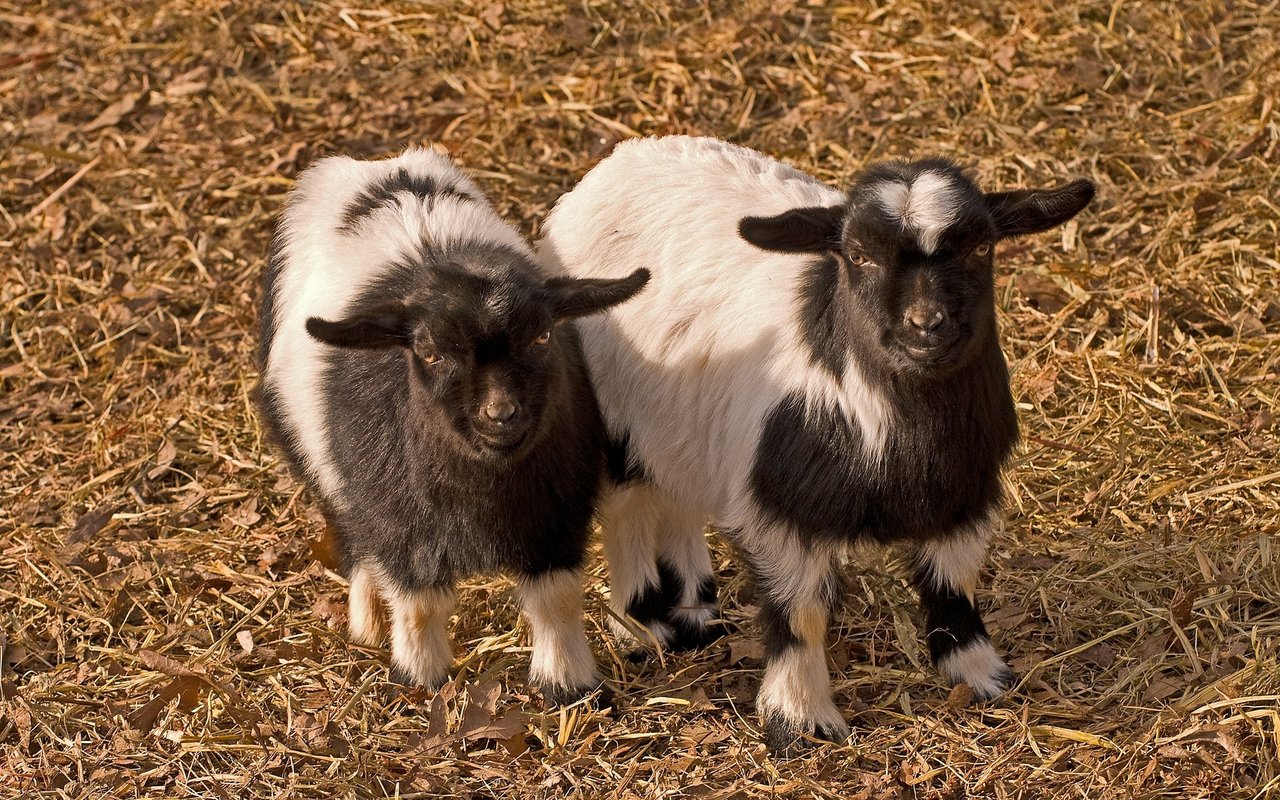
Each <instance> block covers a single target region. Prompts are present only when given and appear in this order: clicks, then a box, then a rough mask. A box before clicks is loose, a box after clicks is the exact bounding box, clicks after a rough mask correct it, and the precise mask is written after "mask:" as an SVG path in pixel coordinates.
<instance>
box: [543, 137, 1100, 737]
mask: <svg viewBox="0 0 1280 800" xmlns="http://www.w3.org/2000/svg"><path fill="white" fill-rule="evenodd" d="M1091 196H1092V187H1091V186H1088V185H1087V184H1082V183H1075V184H1070V185H1068V186H1066V187H1063V188H1061V189H1056V190H1046V191H1020V192H1012V193H998V194H985V193H983V192H982V191H981V190H980V189H979V188H978V187H977V186H976V185H974V183H973V182H972V181H971V180H970V179H969V178H968V177H966V176H965V175H964V174H963V173H962V172H961V171H960V170H959V169H957V168H956V167H955V166H954V165H952V164H951V163H949V162H947V161H944V160H940V159H926V160H923V161H917V162H896V163H888V164H881V165H878V166H875V167H872V168H871V169H869V170H867V172H866V173H864V174H863V175H861V176H860V177H859V178H858V179H857V180H856V181H855V183H854V185H853V186H852V188H851V189H850V191H849V192H848V193H841V192H838V191H836V190H835V189H832V188H830V187H827V186H824V185H822V184H821V183H819V182H817V181H815V180H813V179H812V178H810V177H808V176H806V175H803V174H802V173H799V172H797V171H795V170H793V169H790V168H788V167H786V166H783V165H782V164H780V163H778V162H777V161H774V160H773V159H770V158H768V157H766V156H764V155H761V154H759V153H756V152H753V151H750V150H746V149H743V148H740V147H735V146H733V145H729V144H726V143H724V142H719V141H715V140H711V139H695V138H689V137H670V138H665V139H646V140H639V141H632V142H628V143H624V144H622V145H620V146H618V148H616V150H615V151H614V153H613V154H612V155H611V156H610V157H609V158H608V159H606V160H605V161H603V162H602V163H601V164H599V165H598V166H597V167H596V168H595V169H593V170H592V171H591V172H590V173H589V174H588V175H587V176H586V177H585V178H584V179H583V180H582V182H581V183H580V184H579V185H578V186H577V187H576V188H575V189H574V190H573V191H572V192H570V193H569V194H568V195H566V196H565V197H563V198H561V200H560V201H559V203H558V204H557V206H556V208H555V210H554V211H553V213H552V214H551V216H550V218H549V219H548V221H547V224H546V226H545V238H544V240H543V242H542V244H541V250H540V253H541V255H542V257H543V258H544V259H545V260H546V261H547V262H548V264H550V265H552V266H553V267H554V268H557V269H561V270H564V271H565V272H567V273H568V274H571V275H575V276H583V277H586V276H590V277H605V276H610V275H620V274H624V273H625V272H626V271H627V270H629V269H633V268H635V267H636V266H638V265H641V264H644V265H647V266H650V267H652V268H653V269H654V277H653V280H652V283H651V286H650V289H649V290H648V292H646V294H645V296H644V297H643V298H641V299H640V300H638V301H636V302H634V303H631V304H628V305H627V306H624V307H622V308H619V309H617V310H615V311H613V312H611V313H609V314H608V315H605V316H602V317H599V318H597V319H594V320H591V321H590V322H588V323H586V324H584V326H583V329H582V331H583V343H584V347H585V350H586V354H587V360H588V362H589V364H590V367H591V371H592V374H593V377H594V380H595V382H596V386H597V391H598V394H599V398H600V402H601V407H602V410H603V412H604V416H605V421H606V424H607V426H608V428H609V433H610V437H611V439H612V441H613V442H614V445H613V446H614V454H613V457H612V459H611V463H612V464H613V465H615V466H614V469H613V470H612V473H613V475H614V476H615V478H616V477H619V476H621V477H622V478H624V479H625V480H626V481H627V484H626V489H625V491H626V492H627V493H628V494H634V493H635V492H637V491H638V490H639V489H640V487H643V491H644V492H645V493H646V495H647V497H648V499H647V500H646V502H645V505H644V508H645V510H646V513H645V514H642V515H634V516H632V517H630V518H628V516H627V515H625V514H620V513H618V514H613V515H611V516H610V517H609V519H608V520H607V526H606V531H605V535H606V548H607V551H608V552H609V553H610V571H611V573H613V574H615V575H617V576H621V578H622V580H621V581H619V588H621V589H622V591H621V592H615V595H614V598H613V602H614V604H615V607H616V608H617V609H618V610H619V611H620V612H621V611H630V612H632V615H633V616H637V613H640V614H642V615H643V616H642V618H640V619H639V621H641V622H642V623H645V624H647V625H648V626H649V628H650V631H651V632H652V633H653V634H654V636H655V638H658V639H660V640H662V639H668V640H670V639H672V638H673V631H674V626H673V625H672V621H673V620H674V619H675V618H676V616H675V614H674V610H673V609H662V608H658V607H657V606H659V605H662V604H663V603H664V602H665V600H664V598H666V597H668V596H670V597H675V596H681V597H685V596H687V595H688V594H689V593H688V592H683V591H669V590H667V589H665V588H664V586H663V584H664V583H665V582H666V580H667V578H666V575H667V574H668V573H670V574H673V575H676V576H679V577H678V580H679V581H680V587H679V588H681V589H683V588H686V587H689V586H702V585H704V584H705V582H706V581H708V580H709V579H710V577H711V576H710V574H709V570H710V567H709V562H707V561H706V560H705V556H704V555H703V554H704V553H705V542H704V540H703V539H702V529H701V525H700V524H695V525H692V526H691V525H688V524H687V523H685V522H683V521H684V520H688V519H690V518H692V519H694V520H697V521H698V522H699V523H701V522H710V523H711V524H713V525H715V526H716V527H718V528H719V529H720V530H723V531H725V532H727V533H728V534H729V535H730V536H732V537H733V538H734V540H735V542H736V544H737V545H738V547H739V550H740V552H742V553H743V554H744V555H745V557H746V559H747V561H748V563H749V565H750V567H751V568H752V570H753V572H754V573H755V575H756V577H757V582H758V585H759V590H760V595H761V597H760V602H759V605H760V607H761V616H760V621H761V624H762V627H763V628H764V631H763V634H764V637H765V643H766V653H767V658H768V666H767V669H766V675H765V679H764V683H763V688H762V690H761V693H760V700H759V710H760V711H761V713H762V715H763V716H764V718H765V721H766V725H767V727H768V729H769V739H770V742H771V743H772V744H774V745H777V746H782V745H783V744H785V743H786V742H788V741H790V740H791V738H792V737H793V735H794V734H795V733H797V732H799V733H814V732H816V733H818V734H820V735H823V736H827V737H830V738H841V737H842V736H843V735H844V734H845V733H846V732H847V727H846V726H845V724H844V722H843V720H842V719H840V717H839V715H838V714H836V713H835V712H834V706H833V705H832V703H831V698H830V689H829V686H828V681H827V677H826V670H825V668H824V665H823V662H822V659H823V646H822V645H823V639H824V636H825V630H826V624H827V618H828V611H829V608H830V606H831V604H832V602H833V601H834V600H835V598H834V597H833V591H834V590H833V587H834V586H835V585H836V581H835V580H834V572H833V570H834V569H835V567H834V563H835V558H834V553H835V552H836V551H837V550H838V549H839V548H841V547H843V546H845V545H847V544H849V543H851V542H857V541H863V540H873V541H877V542H884V543H889V542H907V543H909V545H910V546H911V547H912V548H913V549H914V551H915V552H916V560H917V565H918V569H917V579H916V585H917V587H918V588H919V589H920V591H921V601H922V605H923V607H924V610H925V613H926V616H927V617H928V622H929V628H928V630H929V636H928V638H929V643H930V648H931V651H932V652H933V655H934V658H935V660H936V661H937V662H938V663H939V665H940V666H942V667H943V670H944V672H945V673H946V674H947V675H948V677H950V678H952V679H954V680H964V681H967V682H969V683H971V684H972V685H973V687H974V689H975V693H976V694H977V696H978V697H980V698H985V697H989V696H991V695H994V694H995V693H997V692H998V691H1000V690H1001V689H1003V687H1005V686H1007V685H1008V684H1009V680H1010V676H1009V673H1008V670H1007V668H1006V667H1005V666H1004V663H1003V662H1002V661H1000V659H999V658H998V657H996V658H994V659H992V658H990V657H988V656H987V655H984V653H986V652H987V650H985V649H983V648H982V644H985V643H986V631H985V629H984V628H983V626H982V621H981V618H980V617H979V616H978V614H977V611H976V610H975V608H974V606H973V603H972V590H973V586H974V584H975V583H976V580H977V571H978V568H979V566H980V564H981V560H982V552H984V551H985V543H986V540H987V532H986V528H987V526H989V525H990V520H991V514H992V512H993V510H994V509H995V508H996V506H997V505H998V502H999V499H1000V469H1001V466H1002V465H1003V463H1004V461H1005V459H1006V458H1007V456H1008V454H1009V452H1010V449H1011V447H1012V446H1013V443H1014V441H1015V440H1016V436H1017V426H1016V419H1015V417H1014V409H1013V401H1012V398H1011V396H1010V393H1009V385H1008V373H1007V369H1006V367H1005V361H1004V358H1003V356H1002V354H1001V352H1000V347H999V343H998V340H997V337H996V327H995V313H994V300H993V282H994V281H993V270H992V247H993V245H994V243H995V242H996V241H997V240H998V239H1001V238H1004V237H1006V236H1010V235H1016V234H1020V233H1028V232H1031V231H1034V230H1043V229H1045V228H1048V227H1051V226H1052V225H1055V224H1058V223H1060V222H1063V221H1065V220H1066V219H1069V218H1070V217H1071V216H1073V215H1074V214H1075V213H1077V212H1078V211H1079V210H1080V209H1081V208H1083V207H1084V205H1085V204H1086V203H1087V202H1088V200H1089V198H1090V197H1091ZM613 502H614V501H610V503H611V505H610V507H612V503H613ZM673 536H679V537H683V538H684V539H685V540H686V542H692V543H690V544H687V546H685V547H683V548H670V549H671V550H672V552H679V553H683V554H684V558H685V559H686V563H682V564H679V565H673V564H666V565H665V569H664V565H663V564H662V563H661V562H660V561H658V560H657V559H658V554H657V548H656V547H652V546H651V547H647V548H646V547H637V546H634V545H632V544H630V543H631V542H632V541H633V540H638V541H661V540H662V539H663V538H670V537H673ZM611 542H614V543H615V544H613V545H612V546H611V545H610V543H611ZM619 542H620V543H622V544H618V543H619ZM694 543H696V545H695V544H694ZM615 553H616V554H618V555H619V557H620V558H622V559H626V560H624V561H621V562H619V561H616V560H615V559H614V556H613V554H615ZM695 554H696V555H695ZM636 560H641V561H642V563H635V561H636ZM685 618H686V619H688V617H687V615H686V617H685ZM686 638H693V639H699V638H700V637H698V636H697V635H696V632H695V635H693V636H691V637H689V636H686ZM701 638H705V637H701ZM987 648H989V645H987ZM991 653H994V651H991ZM978 671H982V674H977V672H978Z"/></svg>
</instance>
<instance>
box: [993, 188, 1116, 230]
mask: <svg viewBox="0 0 1280 800" xmlns="http://www.w3.org/2000/svg"><path fill="white" fill-rule="evenodd" d="M1096 191H1097V190H1096V189H1095V188H1094V186H1093V184H1092V183H1090V182H1089V181H1087V180H1084V179H1083V178H1081V179H1080V180H1077V181H1072V182H1071V183H1068V184H1067V185H1065V186H1058V187H1056V188H1053V189H1016V190H1014V191H1011V192H989V193H988V194H987V210H988V211H990V212H991V218H992V219H993V220H994V221H995V223H996V236H997V237H999V238H1001V239H1006V238H1008V237H1010V236H1022V235H1024V234H1027V233H1039V232H1040V231H1047V230H1049V229H1050V228H1054V227H1057V226H1058V225H1061V224H1062V223H1064V222H1066V221H1067V220H1069V219H1071V218H1072V217H1074V216H1075V215H1076V214H1079V213H1080V212H1081V211H1082V210H1084V207H1085V206H1087V205H1089V201H1090V200H1092V199H1093V195H1094V193H1095V192H1096Z"/></svg>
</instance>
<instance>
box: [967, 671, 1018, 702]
mask: <svg viewBox="0 0 1280 800" xmlns="http://www.w3.org/2000/svg"><path fill="white" fill-rule="evenodd" d="M1017 682H1018V673H1016V672H1014V671H1013V670H1012V669H1010V668H1009V667H1008V666H1007V665H1001V668H1000V669H998V670H996V672H995V673H994V674H992V675H991V676H990V677H989V678H987V680H985V681H981V682H980V686H974V685H973V684H972V683H970V684H969V688H970V689H972V690H973V702H974V703H986V702H988V701H990V700H995V699H996V698H997V697H1000V696H1002V695H1004V694H1005V693H1006V692H1008V691H1009V690H1010V689H1012V688H1013V686H1014V684H1016V683H1017Z"/></svg>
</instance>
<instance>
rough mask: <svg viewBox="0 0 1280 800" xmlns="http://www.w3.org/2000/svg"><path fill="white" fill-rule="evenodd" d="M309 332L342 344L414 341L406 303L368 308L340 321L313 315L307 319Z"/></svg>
mask: <svg viewBox="0 0 1280 800" xmlns="http://www.w3.org/2000/svg"><path fill="white" fill-rule="evenodd" d="M307 333H309V334H311V335H312V336H314V337H315V338H317V339H319V340H320V341H322V342H326V343H328V344H332V345H337V346H338V347H365V348H374V347H392V346H400V347H408V346H409V345H410V344H412V342H413V336H412V331H411V329H410V323H409V315H408V311H407V309H405V307H404V304H403V303H386V304H384V305H380V306H374V307H372V308H366V309H363V310H361V311H357V312H355V313H353V314H351V315H349V316H347V317H345V318H343V319H340V320H338V321H336V322H330V321H329V320H327V319H321V318H320V317H311V318H309V319H308V320H307Z"/></svg>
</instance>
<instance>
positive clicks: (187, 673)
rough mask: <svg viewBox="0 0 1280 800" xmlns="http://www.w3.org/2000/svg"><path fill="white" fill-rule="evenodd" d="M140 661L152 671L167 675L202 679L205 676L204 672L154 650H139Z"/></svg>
mask: <svg viewBox="0 0 1280 800" xmlns="http://www.w3.org/2000/svg"><path fill="white" fill-rule="evenodd" d="M138 660H139V661H141V662H142V663H143V665H144V666H145V667H146V668H147V669H150V670H155V671H156V672H163V673H164V674H165V675H175V676H179V677H200V676H202V675H203V674H204V671H203V670H200V671H197V670H194V669H192V668H191V667H188V666H187V665H186V664H183V663H182V662H181V661H177V660H175V659H172V658H169V657H168V656H166V655H161V654H160V653H157V652H156V651H154V650H139V651H138Z"/></svg>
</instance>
